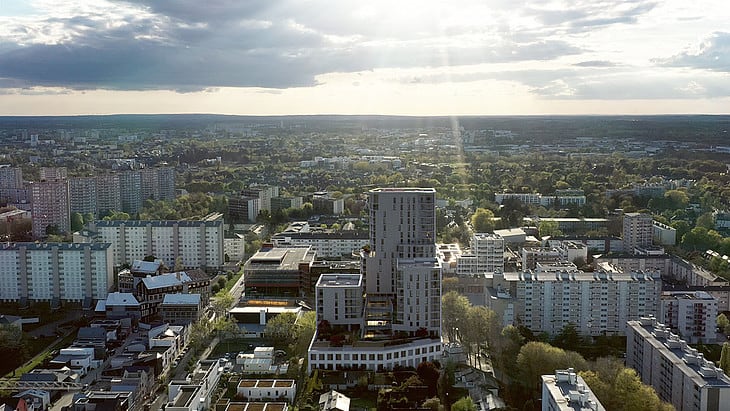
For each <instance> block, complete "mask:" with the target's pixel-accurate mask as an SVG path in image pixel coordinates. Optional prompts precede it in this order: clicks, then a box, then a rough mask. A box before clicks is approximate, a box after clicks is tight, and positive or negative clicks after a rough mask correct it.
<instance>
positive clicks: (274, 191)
mask: <svg viewBox="0 0 730 411" xmlns="http://www.w3.org/2000/svg"><path fill="white" fill-rule="evenodd" d="M241 195H242V196H244V197H253V198H258V199H259V207H260V209H261V210H266V211H271V199H272V198H273V197H279V186H254V187H249V188H247V189H244V190H243V191H241Z"/></svg>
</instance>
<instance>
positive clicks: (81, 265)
mask: <svg viewBox="0 0 730 411" xmlns="http://www.w3.org/2000/svg"><path fill="white" fill-rule="evenodd" d="M111 252H112V251H111V247H110V245H109V244H108V243H93V244H80V243H2V244H0V301H2V302H20V303H21V304H24V303H27V302H51V303H52V304H59V303H62V302H82V303H84V304H85V305H86V306H91V304H92V303H93V302H94V301H96V300H100V299H105V298H106V296H107V293H108V292H109V290H110V289H111V288H112V286H113V285H114V269H113V268H114V267H113V264H112V255H111Z"/></svg>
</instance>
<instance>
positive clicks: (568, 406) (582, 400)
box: [541, 368, 606, 411]
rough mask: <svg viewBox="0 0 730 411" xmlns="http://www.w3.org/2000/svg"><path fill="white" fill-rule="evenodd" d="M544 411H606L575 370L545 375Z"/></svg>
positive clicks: (543, 387) (557, 371)
mask: <svg viewBox="0 0 730 411" xmlns="http://www.w3.org/2000/svg"><path fill="white" fill-rule="evenodd" d="M541 379H542V411H576V410H586V411H588V410H591V411H606V408H604V407H603V404H601V402H600V401H598V398H596V395H595V394H593V391H591V389H590V387H589V386H588V384H586V382H585V381H584V380H583V377H581V376H580V375H578V374H576V372H575V370H573V369H572V368H568V369H567V370H555V374H550V375H543V376H542V377H541Z"/></svg>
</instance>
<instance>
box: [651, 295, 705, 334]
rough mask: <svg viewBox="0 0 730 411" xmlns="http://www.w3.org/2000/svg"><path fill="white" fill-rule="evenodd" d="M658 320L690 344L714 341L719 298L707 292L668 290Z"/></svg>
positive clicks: (662, 300)
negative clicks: (716, 298)
mask: <svg viewBox="0 0 730 411" xmlns="http://www.w3.org/2000/svg"><path fill="white" fill-rule="evenodd" d="M660 303H661V306H660V309H659V317H658V318H659V321H661V323H662V324H666V325H667V326H668V327H669V328H670V329H671V330H672V331H673V332H675V333H678V334H679V336H680V337H682V339H683V340H685V341H687V342H688V343H690V344H698V343H705V344H708V343H710V344H711V343H714V342H715V339H716V338H717V315H718V310H717V300H715V298H713V297H712V296H711V295H710V294H708V293H706V292H704V291H694V292H686V291H677V292H673V291H665V292H663V293H662V295H661V301H660Z"/></svg>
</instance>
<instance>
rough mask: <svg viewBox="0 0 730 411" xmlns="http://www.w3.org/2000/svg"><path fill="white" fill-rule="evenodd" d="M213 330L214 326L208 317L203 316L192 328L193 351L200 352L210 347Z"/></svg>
mask: <svg viewBox="0 0 730 411" xmlns="http://www.w3.org/2000/svg"><path fill="white" fill-rule="evenodd" d="M211 330H212V326H211V324H210V321H209V320H208V317H205V316H203V317H201V318H200V320H198V321H196V322H194V323H193V325H192V326H191V327H190V346H191V347H192V348H193V350H195V351H198V350H200V349H201V348H203V347H205V346H206V345H208V342H209V341H210V332H211Z"/></svg>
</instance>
